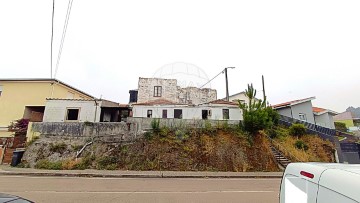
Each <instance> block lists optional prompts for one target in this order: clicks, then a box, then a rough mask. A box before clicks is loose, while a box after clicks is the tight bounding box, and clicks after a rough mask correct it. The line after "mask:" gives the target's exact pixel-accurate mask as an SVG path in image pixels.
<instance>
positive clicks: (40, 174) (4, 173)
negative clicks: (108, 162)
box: [0, 171, 282, 179]
mask: <svg viewBox="0 0 360 203" xmlns="http://www.w3.org/2000/svg"><path fill="white" fill-rule="evenodd" d="M0 176H34V177H46V176H47V177H85V178H212V179H216V178H222V179H226V178H239V179H241V178H244V179H245V178H246V179H251V178H258V179H280V178H282V175H201V174H199V175H190V174H189V175H172V174H166V173H160V174H98V173H48V172H38V173H33V172H10V171H0Z"/></svg>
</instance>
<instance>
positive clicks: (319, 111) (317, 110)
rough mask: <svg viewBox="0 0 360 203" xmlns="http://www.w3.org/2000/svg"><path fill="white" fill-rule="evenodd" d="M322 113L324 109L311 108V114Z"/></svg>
mask: <svg viewBox="0 0 360 203" xmlns="http://www.w3.org/2000/svg"><path fill="white" fill-rule="evenodd" d="M324 111H326V109H323V108H319V107H313V112H315V113H321V112H324Z"/></svg>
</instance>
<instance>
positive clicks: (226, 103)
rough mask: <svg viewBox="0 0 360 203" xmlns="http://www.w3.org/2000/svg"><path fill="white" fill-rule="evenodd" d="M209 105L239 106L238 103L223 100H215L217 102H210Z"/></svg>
mask: <svg viewBox="0 0 360 203" xmlns="http://www.w3.org/2000/svg"><path fill="white" fill-rule="evenodd" d="M208 104H225V105H234V106H238V105H239V104H238V103H236V102H231V101H226V100H222V99H218V100H215V101H211V102H208Z"/></svg>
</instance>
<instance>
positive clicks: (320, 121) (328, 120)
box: [315, 113, 335, 129]
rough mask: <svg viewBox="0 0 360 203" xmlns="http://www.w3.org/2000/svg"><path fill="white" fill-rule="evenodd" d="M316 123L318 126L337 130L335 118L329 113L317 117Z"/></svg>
mask: <svg viewBox="0 0 360 203" xmlns="http://www.w3.org/2000/svg"><path fill="white" fill-rule="evenodd" d="M315 122H316V125H319V126H322V127H326V128H330V129H335V124H334V119H333V116H331V115H330V114H329V113H324V114H321V115H319V116H318V115H315Z"/></svg>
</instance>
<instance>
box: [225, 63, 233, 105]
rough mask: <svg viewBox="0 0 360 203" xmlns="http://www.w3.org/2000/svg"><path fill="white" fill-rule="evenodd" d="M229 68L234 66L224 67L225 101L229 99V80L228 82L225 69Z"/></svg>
mask: <svg viewBox="0 0 360 203" xmlns="http://www.w3.org/2000/svg"><path fill="white" fill-rule="evenodd" d="M228 68H231V69H234V68H235V67H227V68H225V69H224V71H225V82H226V101H229V82H228V75H227V69H228Z"/></svg>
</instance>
